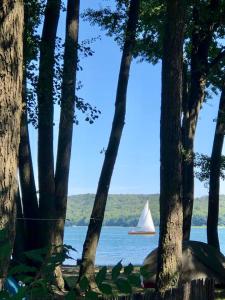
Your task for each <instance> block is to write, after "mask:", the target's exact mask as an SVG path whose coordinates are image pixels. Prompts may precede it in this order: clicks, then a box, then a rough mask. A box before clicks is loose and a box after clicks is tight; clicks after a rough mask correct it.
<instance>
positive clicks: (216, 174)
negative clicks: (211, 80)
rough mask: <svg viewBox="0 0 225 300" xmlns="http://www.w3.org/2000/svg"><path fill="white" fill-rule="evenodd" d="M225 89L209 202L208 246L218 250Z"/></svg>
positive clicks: (211, 171)
mask: <svg viewBox="0 0 225 300" xmlns="http://www.w3.org/2000/svg"><path fill="white" fill-rule="evenodd" d="M224 117H225V87H224V86H223V88H222V92H221V97H220V104H219V110H218V116H217V121H216V129H215V134H214V141H213V148H212V154H211V159H210V173H209V202H208V218H207V239H208V244H210V245H212V246H214V247H215V248H217V249H218V250H219V249H220V245H219V236H218V228H217V227H218V218H219V192H220V173H221V161H222V158H221V156H222V149H223V141H224V134H225V119H224Z"/></svg>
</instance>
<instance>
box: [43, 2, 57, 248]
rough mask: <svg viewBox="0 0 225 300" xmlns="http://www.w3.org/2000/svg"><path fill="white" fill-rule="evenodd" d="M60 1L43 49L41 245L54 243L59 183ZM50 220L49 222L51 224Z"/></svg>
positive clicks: (50, 10) (50, 11) (49, 12)
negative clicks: (56, 131)
mask: <svg viewBox="0 0 225 300" xmlns="http://www.w3.org/2000/svg"><path fill="white" fill-rule="evenodd" d="M60 4H61V1H60V0H48V1H47V6H46V9H45V19H44V25H43V31H42V38H41V45H40V66H39V80H38V181H39V214H40V218H41V219H43V221H41V226H40V230H41V231H40V235H41V241H40V244H41V246H42V247H46V246H48V245H51V243H52V242H53V226H54V225H55V224H54V221H53V220H52V219H54V218H55V201H54V199H55V180H54V155H53V114H54V103H53V77H54V62H55V59H54V51H55V44H56V31H57V26H58V20H59V13H60ZM48 219H50V220H49V221H47V220H48Z"/></svg>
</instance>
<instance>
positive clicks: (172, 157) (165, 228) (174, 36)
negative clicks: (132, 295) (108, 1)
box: [157, 0, 186, 294]
mask: <svg viewBox="0 0 225 300" xmlns="http://www.w3.org/2000/svg"><path fill="white" fill-rule="evenodd" d="M185 5H186V3H185V1H183V0H169V1H167V14H166V21H165V25H164V26H165V32H164V41H163V58H162V104H161V122H160V163H161V164H160V236H159V248H158V272H157V291H158V292H159V293H160V294H162V293H164V292H165V291H166V290H167V289H170V288H171V287H173V286H177V285H178V281H179V272H180V268H181V258H182V225H183V222H182V221H183V210H182V200H181V179H182V178H181V158H182V149H181V102H182V65H183V38H184V22H185ZM175 236H176V239H175V238H174V237H175Z"/></svg>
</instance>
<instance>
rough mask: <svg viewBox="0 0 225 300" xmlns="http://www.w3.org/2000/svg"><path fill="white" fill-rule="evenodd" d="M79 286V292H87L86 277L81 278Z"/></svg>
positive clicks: (87, 282)
mask: <svg viewBox="0 0 225 300" xmlns="http://www.w3.org/2000/svg"><path fill="white" fill-rule="evenodd" d="M79 285H80V289H81V291H83V292H85V291H87V290H88V288H89V281H88V279H87V277H86V276H83V277H82V278H81V280H80V283H79Z"/></svg>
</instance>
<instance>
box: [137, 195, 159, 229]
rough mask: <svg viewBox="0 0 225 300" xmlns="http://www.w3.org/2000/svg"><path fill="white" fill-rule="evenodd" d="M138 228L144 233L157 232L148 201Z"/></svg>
mask: <svg viewBox="0 0 225 300" xmlns="http://www.w3.org/2000/svg"><path fill="white" fill-rule="evenodd" d="M137 227H139V228H140V229H141V230H143V231H150V232H155V226H154V223H153V220H152V215H151V211H150V209H149V206H148V201H147V202H146V204H145V206H144V209H143V210H142V213H141V216H140V218H139V221H138V224H137Z"/></svg>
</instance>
